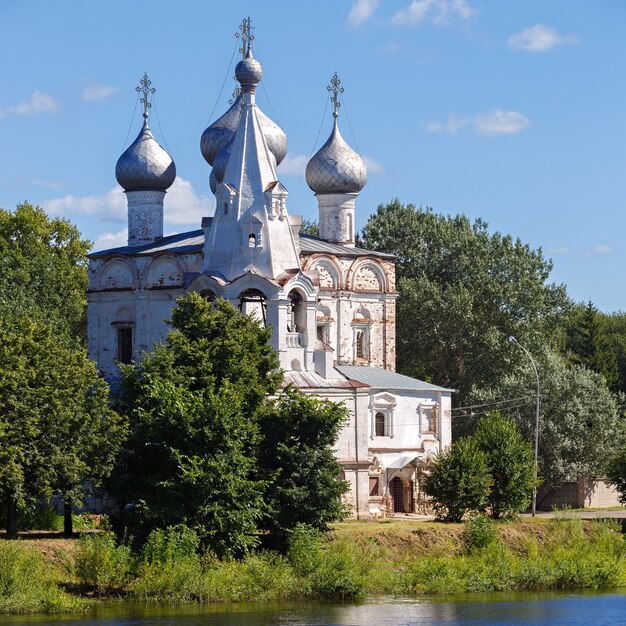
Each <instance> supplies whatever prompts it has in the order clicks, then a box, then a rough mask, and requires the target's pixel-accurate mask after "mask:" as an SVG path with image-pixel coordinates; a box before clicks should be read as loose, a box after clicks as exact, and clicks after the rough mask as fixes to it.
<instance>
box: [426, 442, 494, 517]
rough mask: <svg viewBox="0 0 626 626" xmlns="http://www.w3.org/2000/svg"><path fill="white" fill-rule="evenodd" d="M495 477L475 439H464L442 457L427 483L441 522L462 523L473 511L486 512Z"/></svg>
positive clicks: (434, 466) (437, 459)
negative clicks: (441, 519)
mask: <svg viewBox="0 0 626 626" xmlns="http://www.w3.org/2000/svg"><path fill="white" fill-rule="evenodd" d="M490 487H491V477H490V475H489V468H488V466H487V460H486V458H485V455H484V453H483V452H482V451H481V450H479V448H478V446H477V445H476V443H475V442H474V441H473V439H471V438H467V439H460V440H459V441H457V442H455V443H453V444H452V445H451V446H450V447H449V448H448V449H447V450H444V451H443V452H442V453H441V454H439V455H438V456H437V457H436V458H435V460H434V462H433V464H432V467H431V472H430V474H429V475H428V476H427V477H426V480H425V481H424V492H425V493H426V494H428V495H429V496H431V498H433V501H434V503H433V506H434V509H435V511H436V513H437V516H438V517H439V518H443V519H445V520H446V521H449V522H460V521H461V520H462V519H463V516H464V515H465V514H466V513H467V512H469V511H482V510H484V508H485V503H486V502H487V497H488V495H489V489H490Z"/></svg>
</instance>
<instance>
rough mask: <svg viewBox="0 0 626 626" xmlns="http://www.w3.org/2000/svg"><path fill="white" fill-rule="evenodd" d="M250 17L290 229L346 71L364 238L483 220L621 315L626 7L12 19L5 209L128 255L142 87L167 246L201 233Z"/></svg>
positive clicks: (0, 99) (150, 12) (409, 4)
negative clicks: (382, 216) (221, 121)
mask: <svg viewBox="0 0 626 626" xmlns="http://www.w3.org/2000/svg"><path fill="white" fill-rule="evenodd" d="M247 15H250V16H251V17H252V21H253V25H254V26H255V31H254V34H255V40H254V49H255V52H256V56H257V58H258V59H259V60H260V61H261V62H262V63H263V66H264V72H265V74H264V79H263V83H262V85H263V87H262V88H260V89H259V92H258V103H259V105H260V107H261V108H262V109H263V110H264V112H265V113H266V114H267V115H269V116H270V117H272V118H273V119H275V120H277V121H278V122H279V123H280V125H281V126H282V128H283V129H284V130H285V132H286V133H287V135H288V136H289V155H288V157H287V159H286V161H285V163H284V165H283V166H281V168H280V170H279V172H280V176H281V180H282V181H283V183H284V184H285V186H286V187H287V188H288V189H289V192H290V195H289V199H288V208H289V212H290V213H291V214H293V215H303V216H304V217H307V218H315V215H316V208H317V204H316V200H315V197H314V196H313V194H312V193H311V192H310V190H309V189H308V187H307V186H306V183H305V181H304V175H303V170H304V165H305V164H306V160H307V159H308V157H309V156H310V155H311V153H312V151H313V148H314V146H315V149H317V148H319V147H320V145H321V144H322V143H323V142H324V141H325V139H326V137H327V135H328V134H329V132H330V128H331V123H332V118H331V109H330V107H328V108H327V109H326V116H325V117H323V115H324V110H325V108H326V104H327V92H326V85H327V83H328V80H329V79H330V77H331V76H332V73H333V72H334V71H337V72H338V73H339V75H340V77H341V80H342V81H343V86H344V87H345V93H344V102H343V104H344V106H342V109H341V118H340V124H341V128H342V132H343V135H344V137H345V138H346V140H347V141H348V142H349V143H350V144H351V145H352V146H353V147H355V148H358V150H359V151H360V153H361V154H362V155H363V156H364V157H365V158H366V161H367V162H368V164H369V181H368V184H367V186H366V187H365V189H364V190H363V191H362V193H361V195H360V198H359V200H358V203H357V226H362V225H363V224H364V222H365V220H366V219H367V216H368V215H369V214H370V213H372V212H373V211H374V210H375V208H376V206H377V205H378V204H379V203H381V202H386V201H389V200H390V199H392V198H394V197H399V198H400V199H401V200H402V201H403V202H413V203H414V204H416V205H418V206H419V205H422V206H431V207H433V208H434V209H435V210H436V211H437V212H441V213H458V212H461V213H465V214H467V215H469V216H470V217H471V218H478V217H480V218H483V219H485V220H486V221H487V222H488V223H489V226H490V229H491V230H493V231H495V230H498V231H500V232H503V233H509V234H511V235H513V236H514V237H519V238H521V239H522V240H523V241H524V242H526V243H528V244H529V245H531V246H532V247H541V248H542V249H543V251H544V253H545V254H546V255H547V256H549V257H551V258H552V259H553V261H554V271H553V274H552V278H553V279H554V280H555V281H556V282H564V283H566V284H567V286H568V289H569V292H570V294H571V295H572V297H573V298H575V299H576V300H588V299H591V300H592V301H593V302H594V303H595V304H596V305H597V306H598V307H600V308H601V309H603V310H606V311H613V310H624V309H626V295H625V293H624V274H625V270H626V246H625V243H624V232H625V231H626V74H625V72H624V67H625V62H626V2H623V1H621V0H594V1H593V2H591V1H589V0H586V1H583V0H551V1H550V2H546V1H545V0H537V1H533V0H509V1H508V2H502V1H501V0H378V1H376V0H357V1H355V2H353V1H351V0H316V1H314V2H313V1H310V2H309V1H306V2H305V1H300V2H296V1H291V2H288V1H286V0H284V1H279V0H274V1H269V0H268V1H260V0H257V1H256V2H252V1H250V0H248V1H244V0H230V2H219V3H218V2H207V1H206V0H205V1H204V2H200V1H191V0H189V1H181V2H178V3H172V2H165V1H162V0H150V1H149V2H147V1H144V0H134V1H132V2H128V1H127V0H125V1H121V0H107V1H106V2H105V1H98V0H91V1H90V2H84V1H69V0H68V1H62V0H58V1H57V2H49V1H36V0H31V1H24V0H20V1H10V0H5V1H4V2H2V4H0V20H1V22H2V24H3V45H2V47H1V48H0V64H1V66H2V68H3V72H2V88H1V89H0V155H1V156H0V165H1V168H0V206H3V207H5V208H12V207H15V205H16V204H17V203H18V202H20V201H23V200H28V201H29V202H32V203H37V204H40V205H42V206H44V207H45V208H46V209H47V210H48V211H50V212H53V213H56V214H60V215H63V216H66V217H68V218H69V219H70V220H72V221H73V222H74V223H76V224H77V225H78V226H79V227H80V229H81V230H82V232H83V233H84V234H85V236H87V237H88V238H90V239H92V240H94V241H95V242H96V247H100V248H102V247H109V246H110V245H116V244H117V243H118V242H123V240H124V228H125V218H126V212H125V200H124V197H123V194H122V193H121V191H120V190H119V188H118V187H117V184H116V181H115V176H114V169H115V163H116V161H117V158H118V157H119V155H120V154H121V153H122V151H123V150H124V149H125V147H126V146H127V145H128V143H130V142H131V141H132V140H133V139H134V137H135V136H136V134H137V132H138V131H139V128H140V124H141V117H140V110H139V107H137V108H136V107H135V105H136V101H137V94H136V93H135V89H134V88H135V86H136V85H137V84H138V82H139V80H140V78H141V76H142V75H143V72H144V71H146V72H148V74H149V75H150V78H151V79H152V81H153V85H154V86H155V87H156V88H157V90H158V91H157V94H156V101H155V104H156V112H157V113H158V119H157V115H156V114H155V113H154V112H153V113H152V116H151V127H152V129H153V131H154V133H155V135H156V137H157V139H158V140H159V141H160V142H161V144H162V145H166V147H167V148H168V149H169V152H170V153H171V154H172V156H173V158H174V160H175V162H176V166H177V171H178V181H177V183H176V184H175V187H173V188H172V190H171V192H170V193H168V196H167V198H166V232H168V233H169V232H181V231H183V230H188V229H192V228H197V227H199V224H200V217H201V216H202V215H206V214H207V213H209V212H210V210H211V207H212V201H211V199H212V196H211V194H210V191H209V186H208V177H209V173H210V169H209V166H208V165H207V164H206V163H205V162H204V160H203V159H202V156H201V155H200V151H199V141H200V135H201V133H202V131H203V130H204V128H205V127H206V126H207V124H208V123H209V122H210V121H212V120H214V119H215V118H216V117H218V116H219V115H221V114H222V113H223V112H224V111H225V110H226V109H227V108H228V106H229V105H228V99H229V98H230V96H231V93H232V90H233V88H234V87H235V83H234V81H233V79H232V78H231V76H232V74H233V68H234V63H235V62H236V58H237V57H236V54H235V57H234V59H233V53H234V52H235V49H236V46H237V42H236V40H235V38H234V33H235V32H236V31H237V27H238V25H239V23H240V22H241V19H242V18H243V17H245V16H247ZM231 59H232V63H231ZM223 84H224V85H225V86H224V88H223V89H222V85H223ZM216 105H217V106H216ZM214 107H216V108H215V111H214V112H213V115H211V113H212V111H213V109H214ZM133 111H134V117H133ZM129 128H130V132H129ZM320 128H321V131H320ZM318 133H319V137H318ZM316 138H317V142H316Z"/></svg>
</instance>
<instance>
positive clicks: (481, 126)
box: [473, 109, 530, 136]
mask: <svg viewBox="0 0 626 626" xmlns="http://www.w3.org/2000/svg"><path fill="white" fill-rule="evenodd" d="M473 124H474V130H475V131H476V132H477V133H478V134H479V135H493V136H495V135H517V134H518V133H520V132H521V131H523V130H524V129H526V128H529V127H530V121H529V120H528V118H527V117H526V116H525V115H522V114H521V113H519V112H518V111H503V110H502V109H492V110H491V111H488V112H487V113H482V114H481V115H477V116H476V117H475V118H474V119H473Z"/></svg>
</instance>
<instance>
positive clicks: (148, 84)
mask: <svg viewBox="0 0 626 626" xmlns="http://www.w3.org/2000/svg"><path fill="white" fill-rule="evenodd" d="M135 91H136V92H137V93H141V94H143V95H142V96H141V98H139V101H140V102H141V103H142V104H143V116H144V117H145V118H146V119H148V109H150V108H151V107H152V102H150V96H151V95H154V94H155V93H156V89H155V88H154V87H153V86H152V81H151V80H150V79H149V78H148V74H147V73H146V72H144V73H143V78H142V79H141V80H140V81H139V86H138V87H135Z"/></svg>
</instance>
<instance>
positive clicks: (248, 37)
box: [235, 17, 254, 59]
mask: <svg viewBox="0 0 626 626" xmlns="http://www.w3.org/2000/svg"><path fill="white" fill-rule="evenodd" d="M253 30H254V26H252V22H251V20H250V17H247V18H244V19H243V20H242V22H241V24H240V25H239V32H238V33H235V37H237V39H241V48H239V52H241V56H242V58H244V59H245V58H246V57H247V56H248V52H250V45H251V44H252V42H253V40H254V35H253V34H252V31H253Z"/></svg>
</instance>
